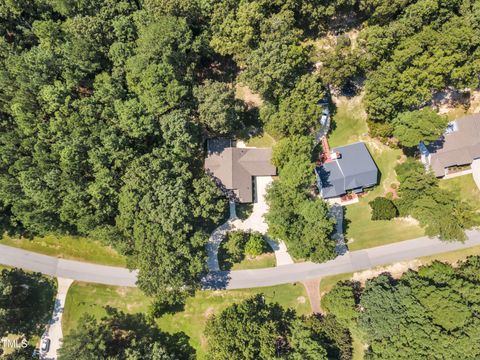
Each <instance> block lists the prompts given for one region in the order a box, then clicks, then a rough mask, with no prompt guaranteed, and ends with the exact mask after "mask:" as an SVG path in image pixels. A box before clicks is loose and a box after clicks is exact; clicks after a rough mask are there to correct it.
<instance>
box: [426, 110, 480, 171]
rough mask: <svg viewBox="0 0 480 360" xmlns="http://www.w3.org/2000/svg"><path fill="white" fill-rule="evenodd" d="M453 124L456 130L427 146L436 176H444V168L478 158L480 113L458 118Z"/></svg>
mask: <svg viewBox="0 0 480 360" xmlns="http://www.w3.org/2000/svg"><path fill="white" fill-rule="evenodd" d="M455 125H456V126H455V128H456V131H453V132H450V133H447V134H444V135H443V136H442V137H441V138H440V139H439V140H438V141H436V142H434V143H431V144H429V145H428V146H427V148H428V150H429V152H430V154H431V159H430V164H431V166H432V170H433V172H434V174H435V175H436V176H444V175H445V168H448V167H450V166H460V165H467V164H471V163H472V161H473V160H475V159H478V158H480V114H474V115H468V116H465V117H463V118H460V119H458V120H456V121H455Z"/></svg>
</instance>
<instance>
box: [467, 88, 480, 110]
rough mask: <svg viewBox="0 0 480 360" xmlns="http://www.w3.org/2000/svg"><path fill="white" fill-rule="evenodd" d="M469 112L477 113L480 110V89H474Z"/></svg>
mask: <svg viewBox="0 0 480 360" xmlns="http://www.w3.org/2000/svg"><path fill="white" fill-rule="evenodd" d="M468 112H470V113H472V114H476V113H479V112H480V90H475V91H472V96H470V109H468Z"/></svg>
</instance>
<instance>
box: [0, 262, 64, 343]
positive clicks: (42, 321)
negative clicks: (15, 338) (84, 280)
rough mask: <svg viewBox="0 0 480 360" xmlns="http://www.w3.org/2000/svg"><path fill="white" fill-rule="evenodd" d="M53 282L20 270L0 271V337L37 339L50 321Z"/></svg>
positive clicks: (53, 293) (53, 290) (53, 291)
mask: <svg viewBox="0 0 480 360" xmlns="http://www.w3.org/2000/svg"><path fill="white" fill-rule="evenodd" d="M54 298H55V285H54V283H53V280H51V279H48V278H46V277H44V276H42V275H40V274H37V273H35V274H30V273H26V272H24V271H23V270H18V269H12V270H7V269H4V270H2V271H1V272H0V336H4V335H7V334H21V335H25V336H27V337H30V336H38V335H41V333H42V332H43V328H44V326H46V325H47V323H48V320H49V319H50V316H51V312H52V309H53V305H54Z"/></svg>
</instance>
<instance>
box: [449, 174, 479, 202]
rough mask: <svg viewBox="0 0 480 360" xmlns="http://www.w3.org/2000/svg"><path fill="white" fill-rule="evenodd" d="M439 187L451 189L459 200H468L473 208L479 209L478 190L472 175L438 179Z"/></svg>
mask: <svg viewBox="0 0 480 360" xmlns="http://www.w3.org/2000/svg"><path fill="white" fill-rule="evenodd" d="M440 187H442V188H444V189H448V190H450V191H453V193H454V194H456V195H457V198H458V199H459V200H463V201H466V202H468V203H469V204H470V205H471V206H473V207H474V208H475V210H477V211H480V190H478V187H477V184H475V181H474V180H473V175H471V174H469V175H463V176H459V177H456V178H453V179H446V180H440Z"/></svg>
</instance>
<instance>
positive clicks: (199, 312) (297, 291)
mask: <svg viewBox="0 0 480 360" xmlns="http://www.w3.org/2000/svg"><path fill="white" fill-rule="evenodd" d="M257 293H263V294H265V298H266V300H267V301H270V302H278V303H280V304H281V305H282V306H284V307H290V308H293V309H295V310H296V311H297V312H298V313H299V314H308V313H309V312H310V306H309V303H308V298H307V295H306V293H305V289H304V287H303V286H302V285H301V284H298V285H282V286H275V287H266V288H258V289H244V290H230V291H202V292H198V293H197V294H196V296H195V297H194V298H190V299H188V300H187V303H186V305H185V310H184V311H182V312H180V313H177V314H174V315H165V316H163V317H162V318H161V319H159V321H158V324H159V326H160V328H161V329H163V330H164V331H167V332H170V333H174V332H180V331H183V332H184V333H185V334H187V335H188V336H189V337H190V343H191V345H192V346H193V347H194V348H195V349H196V350H197V355H198V358H199V359H206V354H205V350H206V341H205V338H204V337H203V330H204V328H205V324H206V321H207V318H208V317H209V316H210V315H211V314H214V313H218V312H219V311H221V310H223V309H225V308H226V307H227V306H229V305H231V304H233V303H236V302H240V301H242V300H244V299H246V298H248V297H250V296H252V295H254V294H257Z"/></svg>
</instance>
